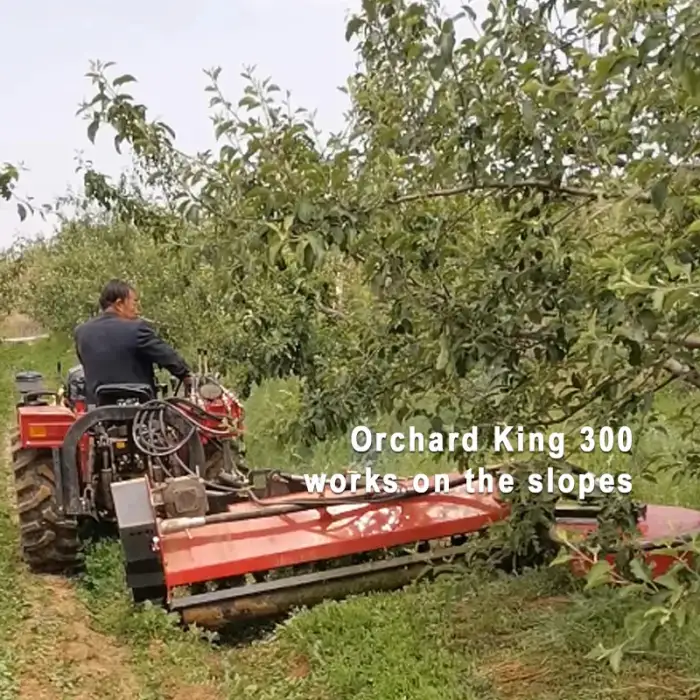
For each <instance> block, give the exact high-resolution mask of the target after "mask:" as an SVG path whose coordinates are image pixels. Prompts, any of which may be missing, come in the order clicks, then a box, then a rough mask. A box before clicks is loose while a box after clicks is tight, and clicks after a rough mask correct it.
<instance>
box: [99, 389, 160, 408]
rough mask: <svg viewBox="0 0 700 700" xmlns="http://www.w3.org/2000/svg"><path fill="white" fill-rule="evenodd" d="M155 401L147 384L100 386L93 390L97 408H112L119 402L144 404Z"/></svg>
mask: <svg viewBox="0 0 700 700" xmlns="http://www.w3.org/2000/svg"><path fill="white" fill-rule="evenodd" d="M153 399H155V395H154V394H153V388H152V387H150V386H149V385H148V384H102V385H101V386H99V387H97V389H95V402H96V404H97V405H98V406H114V405H116V404H119V403H121V402H128V403H146V402H148V401H152V400H153Z"/></svg>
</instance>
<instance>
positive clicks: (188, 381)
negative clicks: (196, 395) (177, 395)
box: [182, 374, 194, 394]
mask: <svg viewBox="0 0 700 700" xmlns="http://www.w3.org/2000/svg"><path fill="white" fill-rule="evenodd" d="M193 384H194V379H193V377H192V375H191V374H188V375H186V376H185V377H183V379H182V388H183V389H184V390H185V392H186V393H188V394H189V393H190V392H191V391H192V385H193Z"/></svg>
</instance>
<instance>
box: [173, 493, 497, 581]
mask: <svg viewBox="0 0 700 700" xmlns="http://www.w3.org/2000/svg"><path fill="white" fill-rule="evenodd" d="M331 495H332V494H331ZM291 498H292V499H293V498H294V497H293V496H292V497H291ZM284 500H289V499H287V498H286V497H281V498H275V499H269V501H268V502H269V503H279V502H284ZM260 507H261V506H257V505H247V504H241V505H236V506H232V507H231V508H229V510H230V511H231V512H234V513H235V512H238V511H240V510H243V511H246V510H250V509H254V510H257V509H259V508H260ZM507 513H508V506H507V504H504V503H503V502H499V501H498V500H496V499H495V498H494V497H493V496H490V495H487V494H484V495H470V494H468V493H467V492H466V491H461V490H455V491H453V492H451V493H446V494H443V493H427V494H424V495H421V496H415V497H412V498H408V499H405V500H398V501H395V502H393V503H390V504H387V503H382V504H379V503H375V504H360V505H355V504H352V505H338V506H328V507H325V508H319V509H314V510H306V511H300V512H296V513H289V514H287V515H281V516H270V517H263V518H256V519H251V520H241V521H237V522H229V523H214V524H210V525H206V526H203V527H198V528H196V529H192V530H186V531H184V532H174V533H166V534H162V535H161V539H160V547H161V552H162V558H163V567H164V570H165V578H166V583H167V586H168V588H174V587H176V586H182V585H187V584H191V583H197V582H201V581H207V580H213V579H218V578H225V577H232V576H238V575H241V574H246V573H253V572H256V571H265V570H268V569H275V568H278V567H287V566H293V565H295V564H304V563H309V562H314V561H321V560H329V559H338V558H340V557H346V556H350V555H353V554H360V553H363V552H370V551H375V550H381V549H384V548H389V547H398V546H401V545H412V544H414V543H416V542H420V541H427V540H433V539H440V538H448V537H451V536H454V535H462V534H469V533H474V532H478V531H479V530H482V529H483V528H485V527H487V526H488V525H489V524H491V523H493V522H496V521H499V520H502V519H504V518H505V517H506V516H507Z"/></svg>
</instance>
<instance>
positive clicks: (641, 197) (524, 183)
mask: <svg viewBox="0 0 700 700" xmlns="http://www.w3.org/2000/svg"><path fill="white" fill-rule="evenodd" d="M513 189H538V190H543V191H546V192H558V193H559V194H568V195H571V196H572V197H587V198H589V199H591V200H594V199H625V198H632V199H634V200H636V201H639V202H651V197H650V196H649V195H648V194H645V193H643V192H637V193H634V194H632V193H629V192H627V193H623V194H612V193H610V192H603V191H599V190H587V189H583V188H580V187H567V186H561V185H555V184H553V183H551V182H547V181H546V180H520V181H516V182H512V183H510V184H508V183H505V182H486V183H481V184H479V183H476V184H469V185H459V186H458V187H452V188H449V189H445V190H432V191H429V192H413V193H411V194H406V195H403V196H401V197H396V198H395V199H392V200H390V201H389V204H404V203H406V202H414V201H416V200H419V199H434V198H437V197H454V196H457V195H460V194H469V193H470V192H478V191H481V190H513Z"/></svg>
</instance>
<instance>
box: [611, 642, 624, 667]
mask: <svg viewBox="0 0 700 700" xmlns="http://www.w3.org/2000/svg"><path fill="white" fill-rule="evenodd" d="M622 654H623V648H622V645H620V646H617V647H615V648H614V649H613V650H612V652H611V653H610V656H608V662H609V663H610V668H611V669H612V672H613V673H619V672H620V665H621V663H622Z"/></svg>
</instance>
